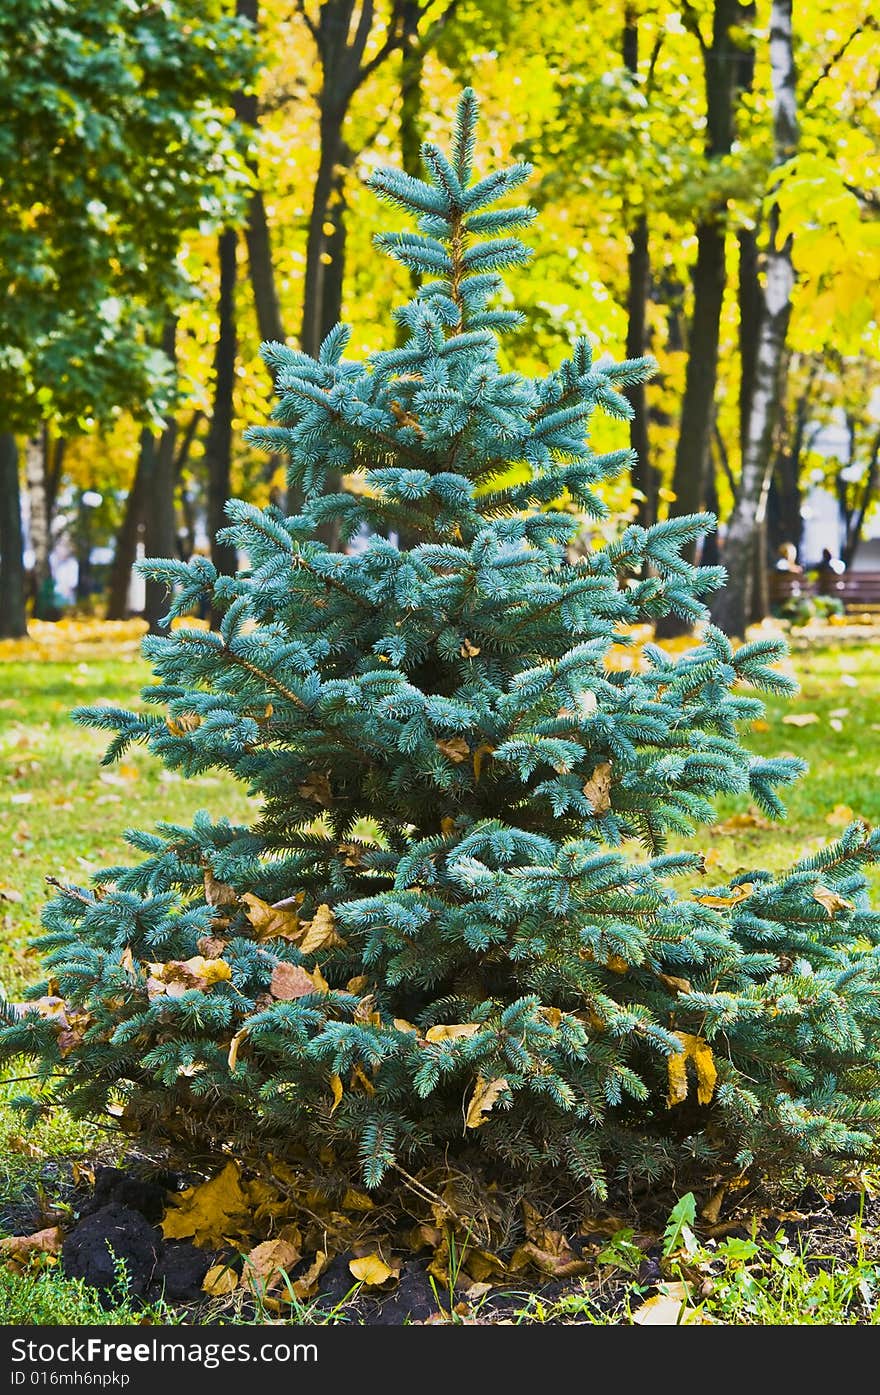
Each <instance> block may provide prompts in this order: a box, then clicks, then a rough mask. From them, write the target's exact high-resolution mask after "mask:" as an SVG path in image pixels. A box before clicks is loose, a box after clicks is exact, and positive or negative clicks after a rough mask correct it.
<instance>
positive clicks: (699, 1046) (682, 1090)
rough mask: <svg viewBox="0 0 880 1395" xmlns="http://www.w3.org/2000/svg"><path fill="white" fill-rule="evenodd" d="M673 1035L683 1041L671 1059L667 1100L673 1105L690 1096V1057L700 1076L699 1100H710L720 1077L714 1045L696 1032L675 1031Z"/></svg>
mask: <svg viewBox="0 0 880 1395" xmlns="http://www.w3.org/2000/svg"><path fill="white" fill-rule="evenodd" d="M673 1035H674V1036H676V1037H678V1040H679V1041H680V1042H681V1051H676V1052H673V1054H672V1055H671V1056H669V1057H668V1059H667V1074H668V1093H667V1100H668V1104H669V1107H670V1109H671V1108H672V1106H673V1105H676V1104H682V1103H683V1102H684V1100H686V1099H687V1093H688V1083H687V1063H688V1061H692V1062H693V1066H694V1070H695V1072H696V1076H697V1101H698V1103H699V1104H709V1103H710V1102H711V1100H712V1096H713V1095H714V1093H715V1082H716V1080H717V1078H718V1070H717V1068H716V1065H715V1057H714V1056H713V1054H712V1048H711V1046H710V1045H709V1043H708V1042H707V1041H706V1040H705V1039H704V1038H703V1037H698V1036H692V1035H691V1033H690V1032H675V1033H673Z"/></svg>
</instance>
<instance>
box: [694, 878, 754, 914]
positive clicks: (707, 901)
mask: <svg viewBox="0 0 880 1395" xmlns="http://www.w3.org/2000/svg"><path fill="white" fill-rule="evenodd" d="M754 889H755V887H754V884H753V883H752V882H743V884H742V886H737V887H734V889H733V891H729V892H728V893H727V895H726V896H718V895H717V894H716V893H715V892H712V891H707V892H706V893H705V895H703V896H695V897H694V898H693V899H694V900H695V901H696V903H697V905H698V906H711V907H713V908H714V909H715V910H719V911H725V910H729V909H730V907H731V906H738V905H739V903H740V901H745V900H746V899H747V898H748V897H749V896H751V894H752V892H753V891H754Z"/></svg>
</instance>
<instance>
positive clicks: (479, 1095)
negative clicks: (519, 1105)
mask: <svg viewBox="0 0 880 1395" xmlns="http://www.w3.org/2000/svg"><path fill="white" fill-rule="evenodd" d="M509 1089H510V1085H509V1083H508V1081H507V1080H506V1079H505V1077H504V1076H503V1075H502V1076H498V1078H497V1079H496V1080H487V1079H486V1077H485V1076H484V1075H478V1076H477V1083H476V1085H475V1086H474V1093H473V1094H472V1095H471V1097H470V1100H469V1102H468V1107H467V1114H466V1115H465V1121H464V1126H465V1128H466V1129H478V1128H479V1127H480V1125H481V1124H485V1122H486V1117H485V1116H486V1115H487V1114H489V1113H490V1112H491V1110H492V1107H493V1106H494V1104H495V1102H496V1100H498V1098H499V1097H500V1096H501V1095H503V1094H504V1093H505V1091H507V1090H509Z"/></svg>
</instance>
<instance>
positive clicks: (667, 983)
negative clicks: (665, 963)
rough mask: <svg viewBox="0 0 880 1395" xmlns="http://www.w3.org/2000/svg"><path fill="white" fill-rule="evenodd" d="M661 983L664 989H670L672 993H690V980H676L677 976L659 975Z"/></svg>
mask: <svg viewBox="0 0 880 1395" xmlns="http://www.w3.org/2000/svg"><path fill="white" fill-rule="evenodd" d="M657 977H658V978H659V980H660V982H661V983H662V984H663V987H664V988H668V989H669V991H670V993H690V991H691V984H690V980H689V979H686V978H676V976H675V974H658V975H657Z"/></svg>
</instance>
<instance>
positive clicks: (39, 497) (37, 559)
mask: <svg viewBox="0 0 880 1395" xmlns="http://www.w3.org/2000/svg"><path fill="white" fill-rule="evenodd" d="M46 445H47V441H46V435H45V432H43V433H41V434H40V435H39V436H32V437H30V438H29V440H28V441H27V443H26V445H25V449H24V478H25V487H26V489H27V497H28V519H29V523H30V544H31V548H32V549H33V553H34V576H33V595H34V598H35V603H36V604H39V597H40V587H41V586H42V584H43V582H44V581H45V580H46V578H47V577H48V575H49V553H50V551H51V540H50V537H49V501H48V498H47V491H46V457H45V450H46ZM39 618H42V619H45V618H46V617H45V616H42V617H39Z"/></svg>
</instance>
